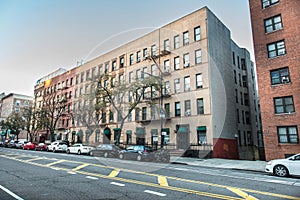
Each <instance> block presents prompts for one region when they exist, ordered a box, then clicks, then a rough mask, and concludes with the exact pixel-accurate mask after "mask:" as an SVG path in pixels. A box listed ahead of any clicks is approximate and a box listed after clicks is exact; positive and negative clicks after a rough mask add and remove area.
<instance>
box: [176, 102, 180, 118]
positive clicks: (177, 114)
mask: <svg viewBox="0 0 300 200" xmlns="http://www.w3.org/2000/svg"><path fill="white" fill-rule="evenodd" d="M180 115H181V109H180V102H175V117H180Z"/></svg>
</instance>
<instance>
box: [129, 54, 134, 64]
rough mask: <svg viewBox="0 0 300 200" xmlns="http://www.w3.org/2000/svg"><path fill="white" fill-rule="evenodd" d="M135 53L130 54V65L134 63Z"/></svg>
mask: <svg viewBox="0 0 300 200" xmlns="http://www.w3.org/2000/svg"><path fill="white" fill-rule="evenodd" d="M133 59H134V58H133V53H132V54H130V56H129V65H133Z"/></svg>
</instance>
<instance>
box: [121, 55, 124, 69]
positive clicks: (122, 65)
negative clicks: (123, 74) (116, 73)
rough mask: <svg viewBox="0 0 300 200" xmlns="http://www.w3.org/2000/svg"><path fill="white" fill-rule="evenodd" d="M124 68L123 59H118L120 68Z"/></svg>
mask: <svg viewBox="0 0 300 200" xmlns="http://www.w3.org/2000/svg"><path fill="white" fill-rule="evenodd" d="M123 67H124V57H121V58H120V68H123Z"/></svg>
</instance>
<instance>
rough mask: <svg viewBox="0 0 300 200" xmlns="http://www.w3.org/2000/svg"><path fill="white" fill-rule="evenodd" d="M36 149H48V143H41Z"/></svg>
mask: <svg viewBox="0 0 300 200" xmlns="http://www.w3.org/2000/svg"><path fill="white" fill-rule="evenodd" d="M35 150H36V151H46V150H47V144H45V143H39V144H38V145H37V146H36V147H35Z"/></svg>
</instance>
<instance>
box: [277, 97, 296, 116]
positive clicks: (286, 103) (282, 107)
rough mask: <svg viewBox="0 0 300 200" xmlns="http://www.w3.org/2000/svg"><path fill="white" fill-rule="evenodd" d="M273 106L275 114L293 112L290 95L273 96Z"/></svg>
mask: <svg viewBox="0 0 300 200" xmlns="http://www.w3.org/2000/svg"><path fill="white" fill-rule="evenodd" d="M274 107H275V113H276V114H281V113H293V112H295V108H294V102H293V97H292V96H288V97H278V98H274Z"/></svg>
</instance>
